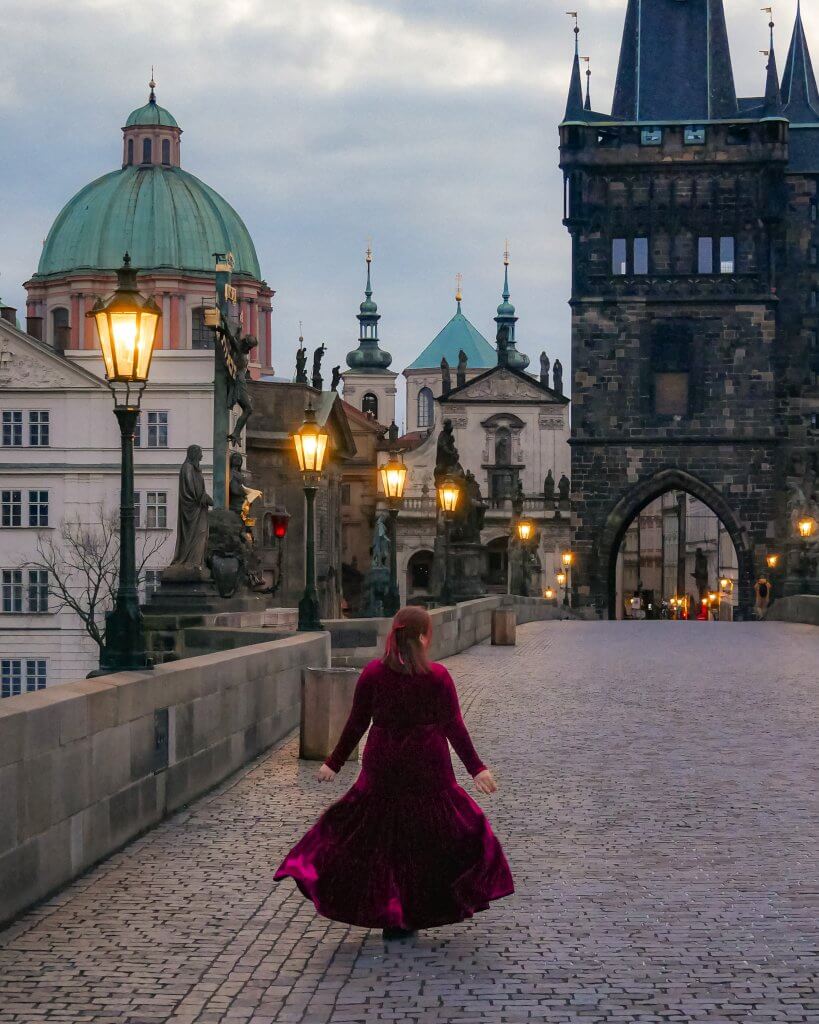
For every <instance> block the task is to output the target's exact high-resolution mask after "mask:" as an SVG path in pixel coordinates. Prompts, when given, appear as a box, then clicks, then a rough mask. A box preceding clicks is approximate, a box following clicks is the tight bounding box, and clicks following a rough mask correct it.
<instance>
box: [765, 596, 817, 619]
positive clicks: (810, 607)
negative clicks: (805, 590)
mask: <svg viewBox="0 0 819 1024" xmlns="http://www.w3.org/2000/svg"><path fill="white" fill-rule="evenodd" d="M765 620H766V621H767V622H804V623H806V624H807V625H809V626H819V595H817V594H794V595H793V596H792V597H780V598H778V599H777V600H776V601H774V603H773V604H772V605H771V607H770V608H769V609H768V613H767V614H766V616H765Z"/></svg>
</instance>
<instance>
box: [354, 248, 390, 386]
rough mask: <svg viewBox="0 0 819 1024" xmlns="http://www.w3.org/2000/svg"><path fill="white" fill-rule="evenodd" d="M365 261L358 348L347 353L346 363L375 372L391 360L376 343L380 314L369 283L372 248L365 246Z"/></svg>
mask: <svg viewBox="0 0 819 1024" xmlns="http://www.w3.org/2000/svg"><path fill="white" fill-rule="evenodd" d="M364 258H365V260H366V261H367V285H366V287H365V289H364V296H365V298H364V301H363V302H362V303H361V305H360V306H359V310H360V312H359V313H358V314H357V319H358V322H359V325H360V327H359V338H358V348H356V349H353V351H352V352H348V353H347V365H348V366H349V367H350V369H351V370H357V371H359V372H364V373H377V372H378V371H380V370H386V369H387V367H388V366H389V365H390V363H391V362H392V356H391V355H390V353H389V352H385V351H384V350H383V349H382V348H380V347H379V344H378V321H379V320H380V319H381V314H380V313H379V312H378V306H377V304H376V303H375V302H373V289H372V285H371V284H370V264H371V263H372V260H373V253H372V249H370V248H369V246H368V247H367V253H366V256H365V257H364Z"/></svg>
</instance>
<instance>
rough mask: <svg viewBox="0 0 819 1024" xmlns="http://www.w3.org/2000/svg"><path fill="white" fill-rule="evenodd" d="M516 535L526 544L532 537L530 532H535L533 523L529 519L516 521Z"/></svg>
mask: <svg viewBox="0 0 819 1024" xmlns="http://www.w3.org/2000/svg"><path fill="white" fill-rule="evenodd" d="M517 529H518V537H519V538H520V540H521V542H522V543H523V544H527V543H528V542H529V541H530V540H531V539H532V534H533V533H534V532H535V524H534V523H533V522H532V520H531V519H520V520H519V521H518V527H517Z"/></svg>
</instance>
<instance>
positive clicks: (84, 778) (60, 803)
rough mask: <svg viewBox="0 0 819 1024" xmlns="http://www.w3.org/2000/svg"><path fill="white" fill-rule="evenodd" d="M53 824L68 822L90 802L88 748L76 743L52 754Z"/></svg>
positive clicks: (82, 742) (86, 744)
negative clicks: (66, 820) (66, 819)
mask: <svg viewBox="0 0 819 1024" xmlns="http://www.w3.org/2000/svg"><path fill="white" fill-rule="evenodd" d="M51 770H52V778H53V789H52V794H53V796H52V810H51V813H52V820H53V821H54V822H58V821H62V820H63V819H65V818H70V817H71V816H72V815H73V814H76V813H77V811H81V810H82V809H83V808H84V807H87V806H88V804H89V803H90V802H91V745H90V744H89V742H88V741H87V740H86V739H80V740H77V741H76V743H70V744H69V745H68V746H65V747H61V748H60V749H59V750H55V751H54V753H53V754H52V760H51Z"/></svg>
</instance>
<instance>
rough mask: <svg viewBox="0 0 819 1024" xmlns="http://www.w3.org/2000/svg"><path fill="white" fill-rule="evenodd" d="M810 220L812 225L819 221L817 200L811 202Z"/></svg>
mask: <svg viewBox="0 0 819 1024" xmlns="http://www.w3.org/2000/svg"><path fill="white" fill-rule="evenodd" d="M810 219H811V223H812V224H815V223H816V221H817V220H819V206H817V202H816V199H815V198H814V199H811V201H810Z"/></svg>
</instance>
